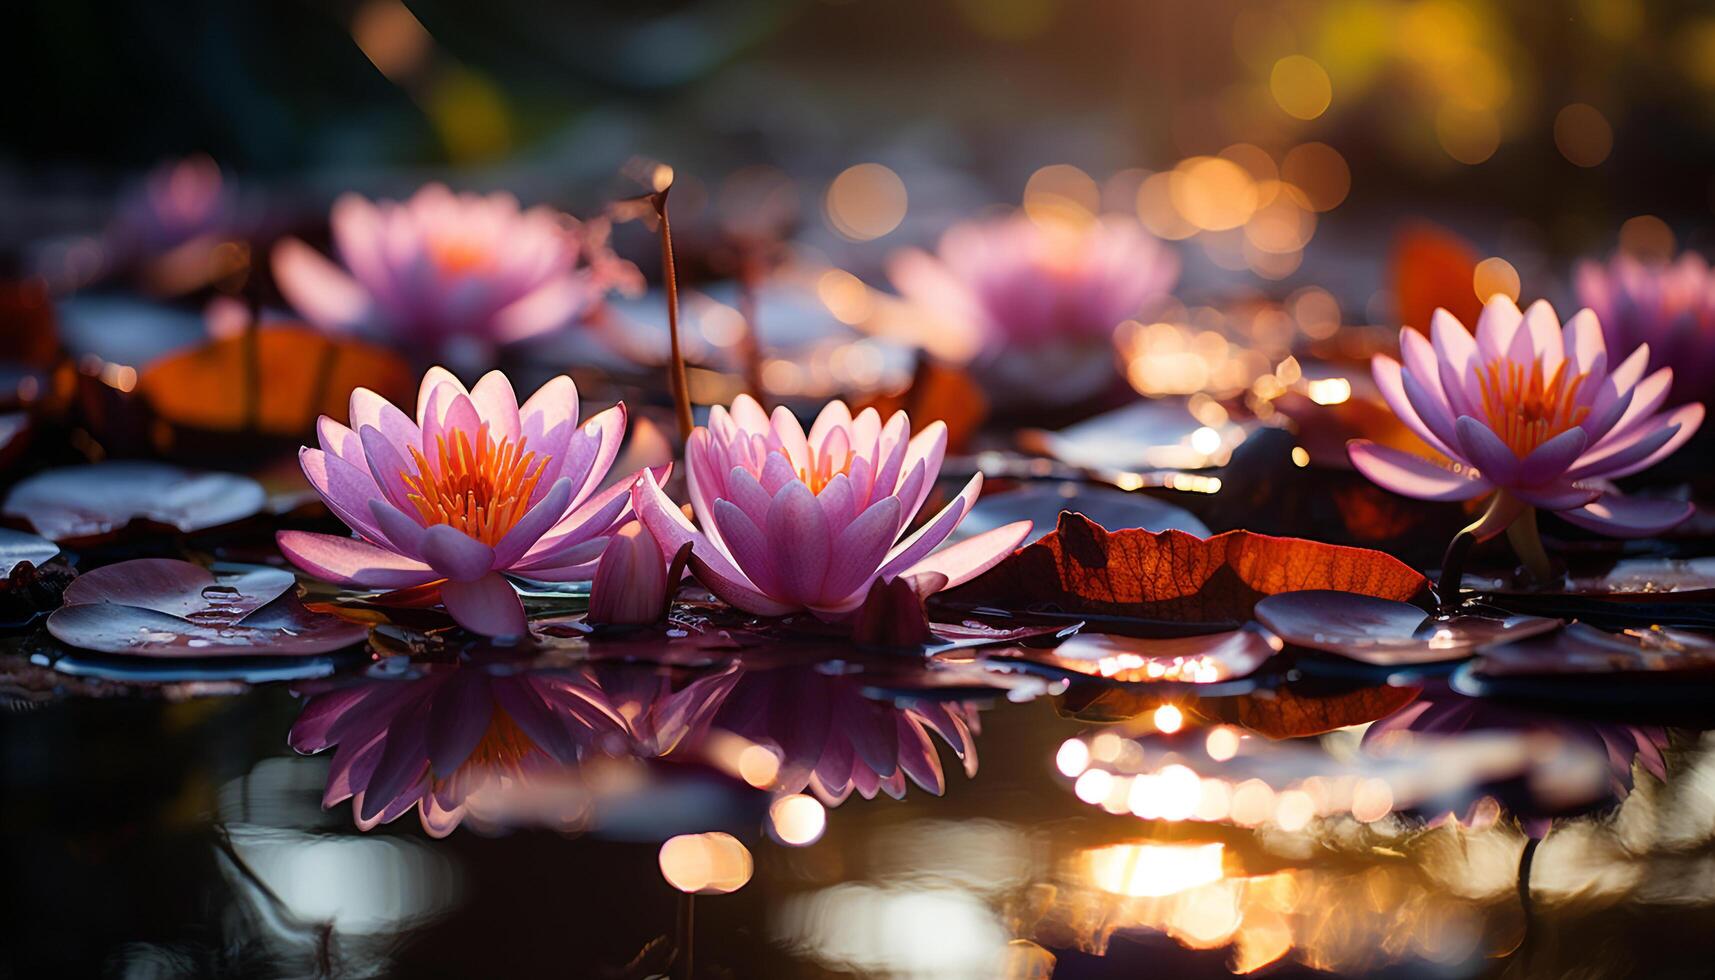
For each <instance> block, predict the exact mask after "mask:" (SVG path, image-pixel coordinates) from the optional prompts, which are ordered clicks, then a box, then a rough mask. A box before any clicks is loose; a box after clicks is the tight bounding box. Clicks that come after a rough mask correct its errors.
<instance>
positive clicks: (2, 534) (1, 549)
mask: <svg viewBox="0 0 1715 980" xmlns="http://www.w3.org/2000/svg"><path fill="white" fill-rule="evenodd" d="M59 553H60V546H59V545H57V544H54V543H53V542H52V541H49V540H47V539H46V538H40V537H37V536H36V535H34V534H26V533H25V532H23V531H14V530H12V529H11V528H5V527H0V577H3V576H7V575H10V574H12V570H13V569H15V568H17V567H18V566H19V565H21V564H23V563H24V562H29V563H30V564H32V565H35V566H37V567H40V566H41V565H42V564H43V563H45V562H49V561H52V560H53V558H54V556H56V555H58V554H59Z"/></svg>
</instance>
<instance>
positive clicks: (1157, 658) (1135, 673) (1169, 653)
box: [994, 626, 1280, 686]
mask: <svg viewBox="0 0 1715 980" xmlns="http://www.w3.org/2000/svg"><path fill="white" fill-rule="evenodd" d="M1279 650H1280V646H1279V641H1278V640H1276V639H1275V638H1274V637H1272V636H1269V635H1268V634H1267V633H1266V632H1264V631H1262V630H1260V629H1257V628H1256V627H1254V626H1246V627H1245V628H1243V629H1237V630H1230V631H1227V632H1224V633H1205V634H1201V635H1198V636H1180V637H1171V638H1164V639H1143V638H1140V637H1135V636H1122V635H1119V634H1108V633H1078V634H1077V635H1075V636H1072V637H1070V638H1069V639H1067V640H1066V641H1065V642H1064V643H1061V644H1060V645H1059V646H1057V647H1055V648H1053V649H1052V650H1036V649H1020V650H1005V651H1000V652H999V653H997V654H995V655H994V658H995V659H996V660H998V661H1004V660H1014V659H1016V660H1023V661H1026V662H1028V663H1032V664H1036V665H1038V666H1042V667H1048V668H1050V669H1053V670H1056V671H1060V672H1064V673H1066V674H1081V675H1086V676H1090V677H1099V678H1103V679H1105V680H1111V681H1116V682H1118V683H1122V684H1187V685H1199V686H1202V685H1215V684H1223V683H1226V682H1229V681H1238V680H1243V679H1244V678H1246V677H1249V676H1250V675H1252V674H1254V673H1256V672H1257V670H1259V669H1260V668H1261V667H1262V665H1263V664H1264V663H1267V662H1268V659H1269V658H1270V657H1272V656H1274V655H1275V654H1276V653H1278V652H1279Z"/></svg>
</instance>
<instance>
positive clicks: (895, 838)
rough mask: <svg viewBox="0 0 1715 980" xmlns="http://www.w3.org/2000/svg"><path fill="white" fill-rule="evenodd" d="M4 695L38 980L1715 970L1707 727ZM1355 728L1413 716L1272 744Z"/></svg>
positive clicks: (503, 661)
mask: <svg viewBox="0 0 1715 980" xmlns="http://www.w3.org/2000/svg"><path fill="white" fill-rule="evenodd" d="M851 653H852V651H846V654H847V655H851ZM4 683H5V685H6V688H7V690H8V692H9V694H10V698H9V704H8V710H6V711H4V712H0V747H3V748H0V751H3V752H4V758H5V762H4V765H3V767H0V773H3V775H0V780H3V782H4V786H3V787H0V793H3V796H4V799H5V800H6V803H5V804H4V808H3V809H4V814H5V816H4V828H5V832H4V835H3V838H0V848H3V850H4V864H5V867H6V869H7V874H6V876H5V881H6V884H5V888H6V890H7V892H8V893H9V894H8V898H7V905H8V907H9V908H10V909H12V912H11V914H10V916H9V921H10V927H9V928H8V930H7V934H8V935H7V941H6V943H5V947H6V952H5V960H6V961H7V962H8V963H9V967H8V969H7V971H6V972H7V974H8V975H16V976H46V975H99V974H106V975H115V976H127V977H130V976H136V977H156V976H194V975H213V974H221V975H229V974H244V975H261V976H270V975H273V976H311V975H325V976H371V975H413V976H437V975H446V976H454V975H462V976H497V975H505V976H579V977H584V976H588V977H644V976H655V975H663V976H666V975H671V976H685V975H687V970H690V971H694V973H693V974H691V975H695V976H699V977H761V976H768V977H824V976H846V975H858V976H875V977H973V978H977V977H1001V976H1006V977H1045V976H1050V975H1052V976H1055V977H1107V976H1114V977H1119V976H1137V975H1160V976H1224V975H1228V974H1230V973H1249V972H1254V971H1266V972H1267V973H1268V974H1269V975H1274V976H1296V975H1313V974H1318V973H1320V972H1327V973H1333V974H1338V975H1376V974H1384V975H1390V976H1425V977H1466V976H1491V975H1508V976H1544V977H1547V976H1566V975H1589V976H1594V975H1622V974H1632V975H1642V976H1692V975H1702V973H1703V971H1704V970H1705V969H1706V968H1707V963H1708V962H1710V960H1709V956H1710V954H1711V953H1715V948H1712V947H1715V931H1712V930H1710V929H1709V928H1708V927H1709V925H1710V924H1711V923H1715V911H1712V908H1711V906H1712V904H1715V856H1712V855H1715V851H1712V850H1711V847H1710V845H1711V839H1712V837H1715V791H1712V790H1711V789H1710V787H1711V786H1715V758H1712V757H1711V755H1710V753H1709V751H1708V749H1707V748H1706V747H1705V746H1704V744H1703V742H1702V740H1701V738H1700V737H1699V736H1698V735H1697V734H1696V733H1693V732H1690V731H1688V730H1682V729H1664V728H1654V727H1638V726H1633V725H1629V724H1624V723H1620V722H1616V721H1611V720H1610V721H1586V720H1579V719H1575V718H1570V717H1554V716H1548V715H1542V714H1534V713H1530V712H1526V711H1522V710H1514V709H1509V708H1504V707H1500V706H1497V705H1495V704H1494V703H1492V702H1483V703H1480V704H1479V703H1478V702H1474V701H1469V700H1466V699H1464V698H1462V697H1461V696H1460V695H1458V694H1456V693H1454V692H1453V691H1451V690H1450V689H1449V688H1448V687H1447V685H1446V683H1445V682H1444V681H1443V680H1441V679H1437V678H1434V677H1431V678H1428V679H1426V680H1424V679H1420V681H1419V682H1418V684H1416V685H1414V686H1412V687H1407V688H1403V689H1402V688H1376V687H1364V686H1359V685H1355V684H1352V683H1348V682H1328V681H1316V680H1315V679H1313V678H1307V677H1304V676H1301V675H1300V674H1299V673H1298V672H1292V673H1288V674H1287V675H1285V676H1283V677H1282V678H1280V679H1279V680H1278V682H1277V683H1276V684H1275V685H1274V686H1273V687H1272V688H1271V689H1267V690H1253V691H1249V692H1245V693H1233V694H1229V695H1226V696H1222V697H1196V696H1191V695H1184V694H1181V695H1178V696H1175V697H1173V698H1168V699H1162V698H1160V697H1157V696H1154V695H1149V696H1147V697H1146V696H1144V695H1137V694H1134V693H1131V692H1128V691H1127V690H1126V689H1123V688H1117V687H1113V686H1102V687H1099V688H1095V687H1092V686H1091V685H1089V684H1087V683H1084V682H1083V681H1081V680H1078V679H1076V678H1073V679H1072V680H1071V682H1070V683H1068V680H1067V679H1066V678H1065V677H1060V678H1058V679H1052V678H1045V677H1040V676H1035V675H1032V674H1026V673H1014V672H1010V671H1003V670H999V669H996V668H994V667H992V666H989V667H978V666H977V665H975V664H974V663H973V662H972V661H970V660H966V659H961V655H960V654H958V653H953V654H947V655H943V659H942V662H938V663H933V664H932V665H931V666H930V667H929V668H927V669H926V668H924V667H923V666H921V665H920V664H919V663H918V662H916V661H913V662H911V663H910V664H909V665H908V666H907V665H902V664H901V663H900V662H899V661H897V660H889V659H887V658H874V657H872V658H868V659H865V658H856V659H854V660H830V659H829V657H828V655H827V653H826V651H824V654H823V655H822V656H808V655H807V656H803V657H797V656H788V655H780V654H775V655H771V656H770V657H769V658H767V659H766V661H764V660H760V659H756V658H751V659H749V660H748V661H747V660H746V659H745V658H743V657H710V658H704V661H703V662H700V663H695V664H686V665H680V666H673V667H664V666H659V665H650V664H642V663H635V662H627V661H625V660H624V659H623V658H615V659H612V660H606V661H604V660H595V661H587V660H585V661H580V660H577V659H574V658H563V659H562V658H557V657H556V656H554V655H553V654H551V653H550V654H547V655H544V656H542V657H539V658H536V659H530V658H527V657H523V656H520V655H519V654H518V653H516V652H513V653H510V654H509V653H505V652H495V651H489V652H487V653H478V654H474V655H473V654H471V653H469V652H466V653H465V654H464V655H462V656H452V657H443V658H439V659H435V658H419V659H418V660H416V661H414V662H407V660H406V659H405V658H402V657H396V658H392V659H390V660H387V661H384V662H382V663H380V664H376V665H369V664H358V665H356V666H352V665H350V664H349V663H348V664H346V665H344V669H342V670H341V671H340V672H339V673H338V674H336V675H335V676H333V677H324V678H319V679H313V680H300V681H289V682H280V683H270V684H264V685H260V686H256V687H253V688H251V687H243V686H240V685H238V684H236V683H234V682H227V681H221V682H214V683H209V682H204V681H185V680H174V681H171V682H168V683H166V684H164V685H159V686H149V687H147V688H140V687H136V686H133V685H132V684H131V683H129V682H127V681H124V680H105V681H103V680H91V679H87V678H75V677H71V676H68V675H55V674H52V673H50V672H48V671H47V670H46V669H45V668H44V667H42V666H39V665H34V666H33V665H31V664H30V663H29V662H28V661H27V660H26V659H25V658H24V657H22V656H19V655H13V656H8V657H6V676H5V677H4ZM103 695H105V696H103ZM1354 711H1355V712H1357V714H1356V715H1353V717H1360V718H1361V717H1362V716H1363V715H1364V714H1371V715H1377V714H1385V715H1386V716H1387V717H1386V719H1385V720H1383V721H1380V722H1376V723H1374V724H1370V725H1369V726H1368V730H1367V731H1364V730H1363V728H1364V726H1363V725H1362V724H1359V725H1355V726H1337V727H1332V729H1331V730H1329V731H1327V732H1324V733H1322V734H1318V735H1310V736H1305V737H1300V738H1291V739H1271V738H1269V737H1267V734H1266V732H1268V731H1269V730H1270V729H1271V726H1275V725H1278V724H1281V723H1283V720H1285V723H1292V724H1299V725H1305V726H1313V727H1330V725H1332V723H1337V722H1340V721H1342V720H1343V719H1342V717H1341V716H1342V715H1343V714H1345V713H1351V712H1354ZM1120 718H1123V719H1124V720H1123V721H1120V722H1118V723H1117V724H1116V723H1113V722H1114V720H1115V719H1120ZM1312 718H1314V719H1319V720H1320V722H1321V724H1316V723H1315V722H1313V721H1311V720H1310V719H1312ZM1363 720H1364V721H1365V722H1367V721H1368V720H1369V719H1367V718H1364V719H1363ZM1273 733H1274V734H1283V732H1280V731H1274V732H1273ZM300 750H301V751H300ZM431 767H432V769H433V771H434V772H436V773H437V774H439V773H448V772H450V773H452V774H453V775H452V776H450V777H442V776H439V775H437V776H436V777H435V778H434V779H433V781H432V782H431V781H430V779H429V777H427V776H426V775H425V773H426V772H427V771H429V770H430V769H431ZM1663 776H1665V778H1662V777H1663ZM354 793H355V794H356V798H355V799H353V798H352V797H353V794H354ZM866 797H873V798H866ZM894 797H899V798H897V799H896V798H894ZM324 801H326V802H327V805H324ZM360 824H361V825H363V826H369V827H370V828H371V829H368V830H363V829H360V826H359V825H360ZM680 889H685V890H687V891H693V892H700V894H696V895H695V896H694V897H686V895H685V894H684V892H683V891H681V890H680Z"/></svg>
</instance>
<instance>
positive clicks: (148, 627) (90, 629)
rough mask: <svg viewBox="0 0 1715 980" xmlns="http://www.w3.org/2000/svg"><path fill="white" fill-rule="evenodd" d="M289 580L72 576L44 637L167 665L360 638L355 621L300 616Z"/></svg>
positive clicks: (275, 573)
mask: <svg viewBox="0 0 1715 980" xmlns="http://www.w3.org/2000/svg"><path fill="white" fill-rule="evenodd" d="M294 583H295V579H294V578H293V577H292V575H291V573H289V572H285V571H281V570H279V569H244V570H237V571H230V572H227V571H223V572H220V573H216V572H212V571H210V570H209V569H206V568H204V567H202V566H201V565H193V564H191V563H190V562H184V561H177V560H175V559H171V558H139V559H136V560H134V561H125V562H119V563H118V564H114V565H107V566H105V567H102V568H98V569H95V570H94V571H91V572H89V573H87V574H85V575H82V576H80V577H79V578H78V579H77V580H76V581H75V582H73V583H72V585H71V586H70V587H69V588H67V589H66V605H65V606H62V607H61V608H60V609H58V610H56V611H55V612H54V614H53V615H52V616H49V617H48V632H50V633H52V634H53V635H54V638H55V639H58V640H59V641H60V642H61V643H64V644H67V645H68V646H73V647H77V648H79V649H83V650H94V651H97V652H101V653H112V654H129V655H133V656H140V657H167V658H176V657H226V656H271V655H272V656H284V655H303V654H318V653H328V652H331V651H334V650H340V649H343V648H345V647H349V646H352V645H354V644H357V643H361V642H363V640H364V639H365V638H366V637H367V636H368V635H369V630H368V627H366V626H363V625H362V624H359V623H353V622H350V621H348V620H345V619H341V618H339V617H337V616H328V615H323V614H319V613H313V612H310V611H309V610H307V609H305V608H304V607H303V605H302V603H300V602H299V601H298V597H297V595H296V592H295V591H294V590H293V586H294Z"/></svg>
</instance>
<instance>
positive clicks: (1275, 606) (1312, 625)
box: [1256, 589, 1560, 667]
mask: <svg viewBox="0 0 1715 980" xmlns="http://www.w3.org/2000/svg"><path fill="white" fill-rule="evenodd" d="M1256 618H1257V620H1258V621H1259V622H1261V623H1262V624H1263V625H1264V626H1266V627H1268V628H1269V629H1270V630H1272V631H1273V632H1274V633H1275V634H1276V635H1278V636H1279V637H1280V638H1281V639H1283V640H1285V641H1286V642H1288V643H1291V644H1293V645H1294V646H1301V647H1307V648H1309V649H1311V650H1321V651H1324V652H1326V653H1333V654H1338V655H1339V656H1342V657H1347V658H1349V659H1352V660H1357V661H1360V662H1362V663H1367V664H1372V665H1374V666H1377V667H1404V666H1411V665H1416V664H1433V663H1444V662H1447V661H1452V660H1463V659H1465V658H1466V657H1469V656H1470V655H1471V654H1473V653H1476V652H1477V651H1479V650H1484V649H1487V648H1489V647H1491V646H1495V645H1498V644H1503V643H1509V642H1512V641H1514V640H1522V639H1526V638H1528V637H1532V636H1539V635H1541V634H1543V633H1548V632H1551V631H1553V630H1556V629H1559V628H1560V621H1559V620H1556V619H1547V618H1544V617H1539V616H1507V617H1505V618H1488V617H1483V616H1464V615H1455V616H1435V615H1431V614H1429V613H1425V612H1424V611H1423V610H1422V609H1420V608H1418V607H1417V606H1414V605H1412V604H1410V603H1408V602H1394V601H1393V600H1391V599H1378V598H1375V597H1374V596H1366V595H1357V594H1355V593H1351V592H1334V591H1330V590H1321V589H1319V590H1313V591H1308V592H1283V593H1281V594H1279V595H1272V596H1269V597H1267V598H1265V599H1263V600H1262V601H1260V602H1258V603H1257V604H1256Z"/></svg>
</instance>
